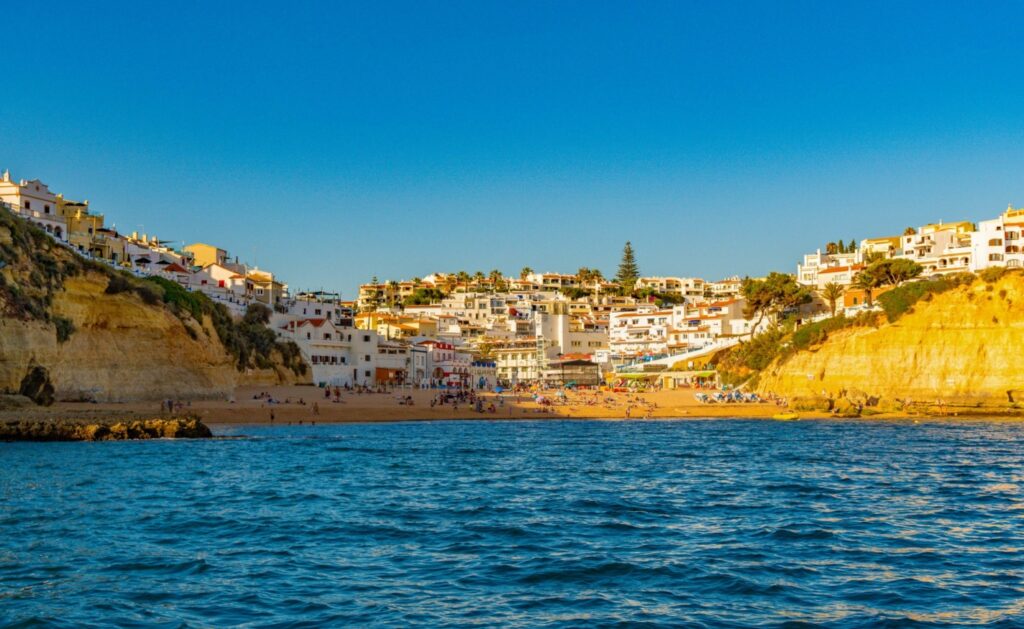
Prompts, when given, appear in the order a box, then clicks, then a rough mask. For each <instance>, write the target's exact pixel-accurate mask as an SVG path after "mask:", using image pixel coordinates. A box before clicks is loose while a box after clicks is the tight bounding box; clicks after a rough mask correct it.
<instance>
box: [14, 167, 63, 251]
mask: <svg viewBox="0 0 1024 629" xmlns="http://www.w3.org/2000/svg"><path fill="white" fill-rule="evenodd" d="M0 202H3V203H5V204H6V205H8V206H9V207H10V208H11V211H12V212H14V213H15V214H17V215H19V216H21V217H22V218H24V219H27V220H28V221H29V222H30V223H32V224H34V225H37V226H38V227H40V228H41V229H43V230H44V231H45V232H46V233H48V234H50V235H51V236H53V237H54V238H56V239H57V240H61V241H65V242H66V241H67V239H68V235H67V234H68V225H67V221H66V220H65V219H64V217H63V216H61V215H60V213H59V212H58V211H57V195H55V194H54V193H52V192H50V188H49V186H47V185H46V184H45V183H43V182H42V181H40V180H38V179H31V180H26V179H22V180H20V181H15V180H13V179H11V172H10V171H8V170H5V171H4V173H3V176H2V177H0Z"/></svg>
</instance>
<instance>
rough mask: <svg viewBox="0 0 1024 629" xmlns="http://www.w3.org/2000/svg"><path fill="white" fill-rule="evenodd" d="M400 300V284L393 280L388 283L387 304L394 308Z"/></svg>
mask: <svg viewBox="0 0 1024 629" xmlns="http://www.w3.org/2000/svg"><path fill="white" fill-rule="evenodd" d="M397 299H398V282H397V281H396V280H391V281H389V282H388V283H387V303H388V307H390V308H394V307H395V301H396V300H397Z"/></svg>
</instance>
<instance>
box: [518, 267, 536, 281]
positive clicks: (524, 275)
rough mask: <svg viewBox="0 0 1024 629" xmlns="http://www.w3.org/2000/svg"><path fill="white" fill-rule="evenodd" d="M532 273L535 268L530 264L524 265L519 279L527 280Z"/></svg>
mask: <svg viewBox="0 0 1024 629" xmlns="http://www.w3.org/2000/svg"><path fill="white" fill-rule="evenodd" d="M531 274H533V269H531V268H530V267H528V266H524V267H523V269H522V270H521V271H519V279H521V280H525V279H526V278H527V277H528V276H529V275H531Z"/></svg>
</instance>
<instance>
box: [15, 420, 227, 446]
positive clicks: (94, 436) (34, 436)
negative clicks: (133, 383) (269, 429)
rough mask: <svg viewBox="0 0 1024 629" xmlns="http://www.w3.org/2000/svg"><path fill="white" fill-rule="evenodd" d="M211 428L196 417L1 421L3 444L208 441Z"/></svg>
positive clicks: (211, 434)
mask: <svg viewBox="0 0 1024 629" xmlns="http://www.w3.org/2000/svg"><path fill="white" fill-rule="evenodd" d="M212 436H213V433H211V432H210V429H209V428H208V427H207V426H206V424H204V423H203V422H202V420H200V419H198V418H195V417H184V418H170V419H139V420H126V421H75V420H15V421H6V422H0V441H123V440H129V439H206V438H210V437H212Z"/></svg>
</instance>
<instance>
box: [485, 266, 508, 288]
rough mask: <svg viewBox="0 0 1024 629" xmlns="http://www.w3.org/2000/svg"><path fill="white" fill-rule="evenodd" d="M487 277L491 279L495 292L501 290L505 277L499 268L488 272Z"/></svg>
mask: <svg viewBox="0 0 1024 629" xmlns="http://www.w3.org/2000/svg"><path fill="white" fill-rule="evenodd" d="M487 279H489V280H491V288H492V289H493V290H494V291H495V292H498V291H500V290H501V288H502V285H503V284H504V283H505V282H504V279H505V277H504V276H503V275H502V274H501V271H499V270H498V269H494V270H492V271H491V272H490V273H488V274H487Z"/></svg>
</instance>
